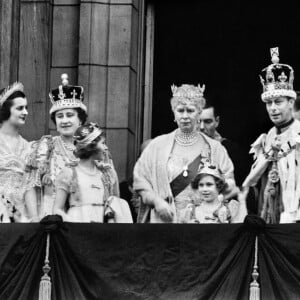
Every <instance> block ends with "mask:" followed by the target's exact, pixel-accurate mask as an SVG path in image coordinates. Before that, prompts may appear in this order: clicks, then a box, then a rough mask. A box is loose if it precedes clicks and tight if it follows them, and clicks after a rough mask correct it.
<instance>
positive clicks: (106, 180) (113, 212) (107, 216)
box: [54, 123, 132, 223]
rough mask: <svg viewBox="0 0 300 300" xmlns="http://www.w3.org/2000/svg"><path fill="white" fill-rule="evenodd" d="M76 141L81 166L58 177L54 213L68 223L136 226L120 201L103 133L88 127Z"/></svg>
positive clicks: (94, 125) (76, 151)
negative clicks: (106, 223) (129, 224)
mask: <svg viewBox="0 0 300 300" xmlns="http://www.w3.org/2000/svg"><path fill="white" fill-rule="evenodd" d="M74 138H75V145H76V150H75V155H76V156H77V157H78V158H79V163H78V165H77V166H69V167H66V168H64V169H63V170H62V172H61V173H60V175H59V176H58V178H57V180H56V187H57V194H56V200H55V205H54V213H57V214H59V215H61V216H62V217H63V220H64V221H67V222H99V223H103V222H108V223H132V217H131V213H130V209H129V206H128V204H127V202H126V201H125V200H123V199H120V198H119V197H118V196H119V188H118V177H117V174H116V172H115V169H114V167H113V163H112V161H111V159H110V158H109V153H108V148H107V146H106V144H105V138H104V136H103V132H102V130H101V129H100V128H99V126H98V125H97V124H95V123H88V124H86V125H83V126H81V127H79V128H78V129H77V131H76V132H75V137H74ZM67 202H68V203H67ZM66 204H67V207H69V208H68V210H67V211H66V210H65V207H66Z"/></svg>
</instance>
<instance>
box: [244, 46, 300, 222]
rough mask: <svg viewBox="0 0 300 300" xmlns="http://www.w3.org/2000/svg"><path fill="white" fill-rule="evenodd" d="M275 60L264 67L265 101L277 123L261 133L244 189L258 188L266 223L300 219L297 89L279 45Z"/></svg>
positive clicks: (259, 210)
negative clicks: (264, 132)
mask: <svg viewBox="0 0 300 300" xmlns="http://www.w3.org/2000/svg"><path fill="white" fill-rule="evenodd" d="M271 56H272V64H271V65H269V66H268V67H267V68H265V69H263V70H262V74H261V76H260V78H261V83H262V85H263V93H262V95H261V98H262V101H263V102H265V104H266V109H267V112H268V114H269V117H270V119H271V121H272V122H273V124H274V127H273V128H271V130H270V131H269V132H268V134H262V135H261V136H260V137H259V138H258V139H257V140H256V141H255V142H254V143H253V144H252V148H251V150H250V153H253V154H254V159H255V162H254V164H253V166H252V168H251V171H250V174H249V175H248V177H247V178H246V179H245V181H244V183H243V187H244V188H245V191H247V190H249V188H250V187H253V189H251V190H252V191H253V190H254V191H255V194H256V198H257V199H258V202H257V204H258V213H259V215H260V216H261V217H262V218H263V219H264V220H265V221H266V222H267V223H294V222H296V221H298V220H299V219H300V212H299V199H300V122H299V121H298V120H294V119H293V105H294V101H295V99H296V92H295V91H294V89H293V80H294V71H293V69H292V67H291V66H289V65H285V64H280V63H279V52H278V48H272V49H271Z"/></svg>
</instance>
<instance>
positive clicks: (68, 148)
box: [60, 138, 76, 152]
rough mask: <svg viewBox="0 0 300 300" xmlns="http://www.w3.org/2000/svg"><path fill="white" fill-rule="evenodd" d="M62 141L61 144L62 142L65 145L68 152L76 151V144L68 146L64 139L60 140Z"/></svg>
mask: <svg viewBox="0 0 300 300" xmlns="http://www.w3.org/2000/svg"><path fill="white" fill-rule="evenodd" d="M60 139H61V142H62V144H63V146H64V147H65V149H66V150H68V151H70V152H73V151H74V150H75V149H76V147H75V145H74V144H67V143H66V142H64V141H63V139H62V138H60Z"/></svg>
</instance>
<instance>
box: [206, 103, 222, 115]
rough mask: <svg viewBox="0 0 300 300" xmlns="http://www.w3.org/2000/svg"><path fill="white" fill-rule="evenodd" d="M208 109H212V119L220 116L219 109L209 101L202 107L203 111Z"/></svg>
mask: <svg viewBox="0 0 300 300" xmlns="http://www.w3.org/2000/svg"><path fill="white" fill-rule="evenodd" d="M208 108H212V109H213V112H214V117H219V116H220V114H219V109H218V108H217V107H216V106H215V105H213V103H212V102H210V101H206V104H205V106H204V107H203V109H208Z"/></svg>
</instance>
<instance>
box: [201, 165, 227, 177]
mask: <svg viewBox="0 0 300 300" xmlns="http://www.w3.org/2000/svg"><path fill="white" fill-rule="evenodd" d="M198 174H207V175H212V176H214V177H216V178H219V179H221V180H222V181H224V180H225V178H224V174H223V173H222V171H221V170H220V169H219V168H217V166H215V165H212V164H209V163H205V164H204V165H202V166H201V167H200V169H199V171H198Z"/></svg>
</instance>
